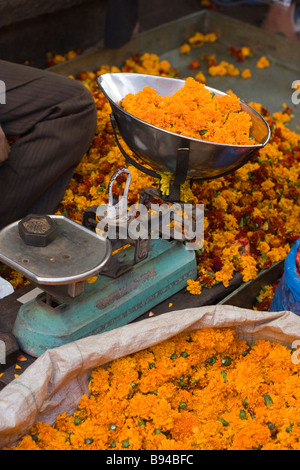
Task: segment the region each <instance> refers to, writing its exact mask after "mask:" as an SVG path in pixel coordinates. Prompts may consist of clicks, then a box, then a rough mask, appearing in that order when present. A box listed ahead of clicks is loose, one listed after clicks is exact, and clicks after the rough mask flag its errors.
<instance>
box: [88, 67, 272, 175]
mask: <svg viewBox="0 0 300 470" xmlns="http://www.w3.org/2000/svg"><path fill="white" fill-rule="evenodd" d="M97 82H98V84H99V87H100V89H101V90H102V92H103V93H104V95H105V96H106V98H107V99H108V100H109V102H110V105H111V108H112V111H113V114H114V116H115V119H116V122H117V125H118V128H119V131H120V133H121V135H122V137H123V139H124V140H125V142H126V143H127V145H128V146H129V147H130V148H131V150H132V151H133V152H134V153H135V154H136V155H137V156H138V157H139V158H141V159H142V160H143V161H144V162H145V163H147V164H148V165H150V166H151V167H152V168H153V169H155V170H158V171H164V172H170V173H172V174H176V170H177V168H176V165H177V154H178V150H179V149H186V150H187V153H186V155H185V157H186V159H188V162H187V176H188V177H190V178H193V179H201V180H205V179H211V178H217V177H219V176H223V175H225V174H226V173H228V172H231V171H234V170H236V169H237V168H239V167H240V166H242V165H243V164H245V163H246V162H247V161H248V160H249V158H250V157H251V156H252V155H253V154H254V153H255V152H256V151H257V150H259V149H260V148H261V147H263V146H264V145H266V143H267V142H268V140H269V137H270V129H269V126H268V124H267V123H266V121H265V120H264V119H263V118H262V116H261V115H260V114H259V113H257V112H256V111H255V110H254V109H252V108H251V107H250V106H248V105H247V104H246V103H242V102H241V108H242V110H243V111H244V112H246V113H247V114H249V115H250V116H251V120H252V127H251V131H250V132H251V135H252V136H253V138H254V139H255V141H256V142H257V143H256V144H255V145H251V146H249V145H235V146H234V145H226V144H218V143H214V142H208V141H205V140H199V139H194V138H188V137H185V136H183V135H179V134H175V133H173V132H169V131H166V130H163V129H161V128H158V127H155V126H153V125H151V124H148V123H146V122H145V121H142V120H141V119H138V118H136V117H134V116H132V115H131V114H129V113H127V112H126V111H125V110H124V109H123V108H122V105H121V101H122V99H123V98H125V96H126V95H127V94H128V93H133V94H136V93H137V92H138V91H141V90H143V88H144V87H146V86H150V88H154V89H155V90H156V91H157V93H158V94H159V95H161V96H162V97H164V96H172V95H173V94H174V93H175V92H176V91H178V90H179V89H181V88H182V87H183V86H184V83H185V81H184V80H178V79H174V78H168V77H157V76H153V75H145V74H137V73H107V74H104V75H100V77H98V78H97ZM207 88H208V89H209V91H211V92H213V93H215V94H216V96H224V95H225V93H223V92H220V91H219V90H216V89H214V88H209V87H207Z"/></svg>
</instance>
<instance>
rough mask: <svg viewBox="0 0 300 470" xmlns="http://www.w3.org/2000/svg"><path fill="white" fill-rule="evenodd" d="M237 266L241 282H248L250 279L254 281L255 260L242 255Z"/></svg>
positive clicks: (255, 273)
mask: <svg viewBox="0 0 300 470" xmlns="http://www.w3.org/2000/svg"><path fill="white" fill-rule="evenodd" d="M239 266H240V269H241V274H242V276H243V281H244V282H248V281H250V280H251V279H255V278H256V275H257V266H256V260H255V259H254V258H253V257H252V256H250V255H243V256H241V257H240V259H239Z"/></svg>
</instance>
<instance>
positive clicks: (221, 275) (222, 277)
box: [215, 262, 235, 287]
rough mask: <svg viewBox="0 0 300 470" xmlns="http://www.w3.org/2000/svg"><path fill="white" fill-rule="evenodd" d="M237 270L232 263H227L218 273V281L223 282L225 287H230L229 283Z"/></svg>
mask: <svg viewBox="0 0 300 470" xmlns="http://www.w3.org/2000/svg"><path fill="white" fill-rule="evenodd" d="M234 271H235V268H234V266H233V264H232V263H228V262H226V263H225V264H224V266H223V267H222V269H221V270H220V271H217V272H216V275H215V277H216V281H218V282H223V285H224V287H228V286H229V281H230V279H232V275H233V273H234Z"/></svg>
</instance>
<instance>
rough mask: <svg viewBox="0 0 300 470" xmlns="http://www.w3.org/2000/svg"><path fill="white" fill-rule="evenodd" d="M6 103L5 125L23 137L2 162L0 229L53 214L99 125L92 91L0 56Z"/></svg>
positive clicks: (1, 114) (0, 114)
mask: <svg viewBox="0 0 300 470" xmlns="http://www.w3.org/2000/svg"><path fill="white" fill-rule="evenodd" d="M0 80H3V81H4V83H5V85H6V104H3V105H0V124H1V126H2V128H3V130H4V132H5V134H6V136H19V137H18V139H17V140H16V141H15V143H14V144H13V145H12V147H11V151H10V154H9V157H8V160H6V162H5V163H4V164H3V165H1V166H0V228H3V227H4V226H5V225H7V224H8V223H11V222H13V221H15V220H18V219H20V218H22V217H24V216H25V215H27V214H28V213H36V214H41V213H44V214H51V213H53V212H54V211H55V210H56V208H57V206H58V204H59V202H60V201H61V198H62V196H63V194H64V191H65V189H66V187H67V185H68V183H69V181H70V179H71V177H72V175H73V172H74V170H75V168H76V166H77V164H78V163H79V162H80V160H81V158H82V157H83V155H84V153H85V152H86V151H87V150H88V147H89V145H90V144H91V142H92V139H93V137H94V135H95V130H96V119H97V113H96V106H95V102H94V99H93V96H92V94H91V93H90V92H89V91H88V90H87V89H86V88H85V87H84V86H83V85H82V84H80V83H79V82H77V81H75V80H73V79H70V78H67V77H63V76H60V75H58V74H55V73H53V72H47V71H41V70H37V69H33V68H31V67H27V66H22V65H18V64H11V63H8V62H5V61H1V60H0Z"/></svg>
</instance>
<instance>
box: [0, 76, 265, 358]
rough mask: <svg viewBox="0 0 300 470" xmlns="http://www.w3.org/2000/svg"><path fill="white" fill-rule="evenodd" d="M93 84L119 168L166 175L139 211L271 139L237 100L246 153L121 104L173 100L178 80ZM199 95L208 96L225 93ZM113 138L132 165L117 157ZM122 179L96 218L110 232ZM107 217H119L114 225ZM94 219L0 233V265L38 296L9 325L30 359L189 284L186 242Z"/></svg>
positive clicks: (120, 207) (129, 317)
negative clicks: (142, 98)
mask: <svg viewBox="0 0 300 470" xmlns="http://www.w3.org/2000/svg"><path fill="white" fill-rule="evenodd" d="M97 82H98V85H99V87H100V89H101V91H102V92H103V93H104V95H105V96H106V98H107V99H108V101H109V103H110V105H111V108H112V113H111V123H112V126H113V130H114V133H115V138H116V142H117V144H118V146H119V148H120V150H121V152H122V154H123V155H124V156H125V158H126V160H127V161H128V162H129V163H131V164H132V165H134V166H135V167H136V168H138V169H139V170H141V171H143V172H144V173H146V174H148V175H151V176H154V177H155V178H157V179H158V180H160V178H161V177H160V173H162V172H169V173H171V174H172V175H173V181H172V182H170V188H169V189H170V191H169V196H168V197H167V198H165V197H163V195H162V193H161V191H160V189H159V188H145V190H144V191H142V193H141V195H140V203H141V204H144V205H146V206H147V205H148V206H149V204H151V202H152V201H153V199H155V198H157V199H159V200H164V201H165V202H167V203H171V204H173V203H178V204H182V202H181V201H180V185H181V184H183V183H184V182H185V181H186V179H187V178H188V179H190V180H191V181H192V180H198V181H199V180H200V181H201V180H208V179H212V178H218V177H221V176H224V175H225V174H227V173H229V172H232V171H234V170H236V169H238V168H239V167H241V166H242V165H244V164H245V163H246V162H247V161H248V160H249V159H250V158H251V156H252V155H253V154H254V153H255V152H257V150H258V149H259V148H261V147H263V146H264V145H265V144H266V143H267V142H268V140H269V137H270V129H269V127H268V124H267V123H266V121H265V120H264V119H263V118H262V116H261V115H260V114H259V113H257V112H256V111H255V110H254V109H252V108H251V107H250V106H248V105H247V104H246V103H244V102H241V106H242V109H243V110H244V111H246V112H247V113H249V114H250V116H251V119H252V123H253V124H252V129H251V134H252V136H253V137H254V139H255V141H256V142H257V144H256V145H253V146H251V147H250V146H232V145H224V144H216V143H211V142H205V141H200V140H197V139H192V138H187V137H184V136H181V135H178V134H174V133H171V132H168V131H164V130H163V129H160V128H157V127H155V126H152V125H150V124H147V123H145V122H144V121H141V120H140V119H138V118H135V117H134V116H132V115H130V114H128V113H127V112H126V111H124V109H122V107H121V106H120V103H121V101H122V99H123V98H124V97H125V96H126V95H127V94H128V93H134V94H135V93H137V92H138V91H140V90H142V89H143V88H144V87H145V86H148V85H149V86H150V87H152V88H154V89H156V90H157V92H158V93H159V94H161V95H162V96H165V95H172V94H173V93H175V92H176V91H177V90H178V89H179V88H181V87H182V86H184V83H185V82H184V81H183V80H178V79H171V78H166V77H155V76H152V75H144V74H133V73H113V74H104V75H101V76H100V77H98V78H97ZM207 88H208V89H209V90H210V91H211V92H214V93H215V94H216V95H219V96H222V95H224V94H225V93H222V92H220V91H218V90H215V89H213V88H209V87H207ZM118 133H120V135H121V136H122V138H123V140H124V141H125V142H126V144H127V145H128V147H129V148H130V149H131V150H132V152H133V154H134V157H133V158H132V157H130V156H129V155H128V154H127V153H126V152H125V151H124V149H123V147H122V145H121V143H120V141H119V138H118ZM135 157H136V158H135ZM140 162H142V163H140ZM121 173H124V174H125V175H126V178H127V179H126V186H125V190H124V194H123V196H122V197H121V198H120V199H119V201H115V200H114V196H113V192H112V186H113V183H114V181H115V179H116V178H117V177H118V176H119V175H120V174H121ZM130 181H131V174H130V171H129V170H127V169H120V170H118V171H117V172H116V173H115V174H114V175H113V177H112V179H111V181H110V183H109V187H108V199H109V202H108V205H107V206H106V208H105V216H106V219H105V220H108V221H109V222H111V224H113V225H114V229H115V233H116V234H120V229H121V228H122V227H124V224H127V225H128V222H130V220H133V219H134V218H136V215H132V214H129V212H128V211H127V195H128V189H129V186H130ZM100 207H101V206H100ZM116 213H118V214H122V217H120V216H119V217H114V216H113V215H116ZM158 217H160V219H159V220H160V222H161V216H158ZM99 220H100V221H101V217H100V218H99V208H97V207H91V208H89V209H87V210H86V211H84V213H83V217H82V224H78V223H76V222H73V221H72V220H69V219H68V218H66V217H63V216H60V215H34V214H32V215H29V216H27V217H25V218H24V219H22V220H21V221H17V222H15V223H12V224H10V225H9V226H7V227H5V228H4V229H3V230H2V231H1V232H0V260H1V261H2V262H3V263H5V264H6V265H8V266H10V267H11V268H13V269H15V270H17V271H18V272H20V273H21V274H23V275H24V276H25V277H26V278H27V279H28V280H29V281H30V282H31V283H32V284H33V285H35V286H38V287H39V288H40V289H41V293H39V294H38V295H37V296H36V298H34V299H32V300H30V301H28V302H27V303H25V304H24V305H22V306H21V308H20V310H19V312H18V315H17V318H16V321H15V324H14V328H13V334H14V336H15V338H16V340H17V342H18V345H19V347H20V350H21V351H23V352H25V353H28V354H30V355H31V356H33V357H37V356H40V355H41V354H42V353H44V352H45V351H46V350H47V349H51V348H54V347H57V346H61V345H63V344H66V343H69V342H72V341H75V340H78V339H80V338H83V337H87V336H90V335H95V334H99V333H102V332H104V331H107V330H111V329H114V328H117V327H120V326H122V325H125V324H127V323H129V322H131V321H133V320H135V319H137V318H138V317H140V316H141V315H143V314H144V313H146V312H148V311H150V310H151V309H152V308H153V307H154V306H155V305H158V304H159V303H161V302H163V301H164V300H166V299H168V298H169V297H171V296H172V295H174V294H175V293H177V292H179V291H180V290H182V289H184V288H185V287H186V284H187V280H189V279H196V278H197V264H196V257H195V252H194V251H193V250H188V249H187V248H186V241H187V239H185V238H183V239H182V240H177V239H175V238H172V236H171V237H170V239H165V238H164V237H158V238H155V239H152V238H151V236H150V235H151V233H150V232H151V228H150V224H149V220H150V218H148V219H147V218H146V220H143V221H141V224H142V226H143V228H144V230H146V231H147V233H148V235H149V236H148V237H144V238H143V237H140V238H139V237H137V238H136V239H132V238H131V237H130V236H127V237H125V238H124V237H122V239H120V237H118V236H116V237H114V238H113V239H110V238H109V237H108V236H107V233H106V232H105V230H102V231H99V230H97V227H99ZM160 227H161V226H160Z"/></svg>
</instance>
